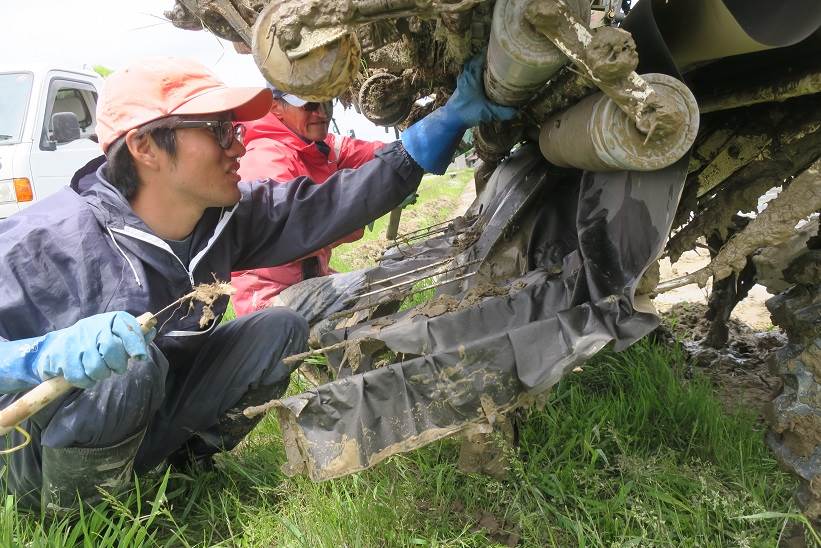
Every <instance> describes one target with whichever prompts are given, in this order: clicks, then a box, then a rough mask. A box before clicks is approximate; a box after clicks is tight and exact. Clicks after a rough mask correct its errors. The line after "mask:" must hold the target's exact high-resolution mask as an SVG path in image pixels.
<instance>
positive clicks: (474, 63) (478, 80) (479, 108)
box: [402, 55, 516, 175]
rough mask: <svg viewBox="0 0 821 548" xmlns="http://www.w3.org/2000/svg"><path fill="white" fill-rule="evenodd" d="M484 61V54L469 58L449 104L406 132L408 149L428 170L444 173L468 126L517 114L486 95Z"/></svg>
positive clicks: (404, 142)
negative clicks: (483, 71)
mask: <svg viewBox="0 0 821 548" xmlns="http://www.w3.org/2000/svg"><path fill="white" fill-rule="evenodd" d="M483 63H484V58H483V56H482V55H477V56H476V57H474V58H473V59H471V60H470V61H468V62H467V63H466V64H465V67H464V69H463V70H462V74H460V75H459V79H458V80H457V82H456V91H454V92H453V95H451V96H450V99H448V102H447V103H445V106H443V107H440V108H438V109H436V110H434V111H433V112H431V113H430V114H428V115H427V116H425V117H424V118H422V119H421V120H419V121H418V122H416V123H415V124H413V125H412V126H411V127H409V128H408V129H406V130H405V131H403V132H402V144H403V145H404V146H405V150H407V151H408V154H410V155H411V158H413V159H414V160H415V161H416V163H417V164H419V165H420V166H421V167H422V168H423V169H424V170H425V171H427V172H429V173H436V174H438V175H441V174H442V173H444V172H445V169H447V167H448V164H450V161H451V159H452V158H453V153H454V152H455V150H456V147H457V146H458V145H459V141H461V139H462V135H464V133H465V130H467V129H468V128H471V127H474V126H478V125H479V124H480V123H482V122H493V121H495V120H510V119H511V118H513V117H514V116H515V115H516V109H515V108H511V107H503V106H501V105H497V104H496V103H493V102H491V101H490V100H488V99H487V97H485V93H484V87H483V85H482V65H483Z"/></svg>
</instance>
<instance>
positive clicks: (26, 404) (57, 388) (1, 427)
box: [0, 312, 157, 435]
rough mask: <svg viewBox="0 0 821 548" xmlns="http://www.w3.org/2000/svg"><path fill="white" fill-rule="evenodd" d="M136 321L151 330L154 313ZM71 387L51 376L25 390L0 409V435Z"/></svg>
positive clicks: (145, 330)
mask: <svg viewBox="0 0 821 548" xmlns="http://www.w3.org/2000/svg"><path fill="white" fill-rule="evenodd" d="M137 321H138V322H140V329H141V330H142V332H143V334H146V333H148V332H149V331H151V329H153V328H154V325H155V324H156V323H157V320H156V319H155V318H154V315H153V314H151V313H150V312H146V313H145V314H143V315H142V316H140V317H139V318H137ZM72 388H74V385H73V384H71V383H69V382H68V381H67V380H66V379H65V378H64V377H52V378H50V379H48V380H46V381H43V382H42V383H40V384H38V385H37V386H35V387H34V388H32V389H31V390H29V391H28V392H26V393H25V394H24V395H23V396H22V397H21V398H20V399H19V400H17V401H15V402H14V403H12V404H11V405H9V406H8V407H6V408H5V409H3V410H2V411H0V435H2V434H8V433H9V432H11V431H12V430H14V427H15V426H17V425H18V424H20V423H21V422H23V421H24V420H26V419H28V418H29V417H31V416H32V415H34V414H36V413H37V412H38V411H40V410H41V409H43V408H44V407H45V406H47V405H48V404H50V403H51V402H53V401H54V400H56V399H58V398H59V397H60V396H62V395H63V394H65V393H66V392H68V391H69V390H71V389H72Z"/></svg>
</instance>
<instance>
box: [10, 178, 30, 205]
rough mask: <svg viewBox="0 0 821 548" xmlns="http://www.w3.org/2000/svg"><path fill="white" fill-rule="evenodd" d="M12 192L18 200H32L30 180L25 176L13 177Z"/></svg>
mask: <svg viewBox="0 0 821 548" xmlns="http://www.w3.org/2000/svg"><path fill="white" fill-rule="evenodd" d="M14 193H15V194H16V195H17V201H18V202H31V201H33V200H34V190H33V189H32V188H31V181H29V180H28V179H27V178H25V177H21V178H19V179H14Z"/></svg>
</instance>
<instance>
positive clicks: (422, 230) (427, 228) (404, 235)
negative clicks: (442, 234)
mask: <svg viewBox="0 0 821 548" xmlns="http://www.w3.org/2000/svg"><path fill="white" fill-rule="evenodd" d="M454 220H455V218H454V219H448V220H446V221H442V222H440V223H433V224H432V225H429V226H426V227H423V228H417V229H416V230H411V231H410V232H405V233H403V234H400V235H398V236H397V237H396V239H397V240H400V239H401V240H404V239H405V238H407V237H408V236H412V235H414V234H418V233H419V232H427V231H430V229H432V228H434V227H437V226H442V225H447V224H450V223H452V222H453V221H454Z"/></svg>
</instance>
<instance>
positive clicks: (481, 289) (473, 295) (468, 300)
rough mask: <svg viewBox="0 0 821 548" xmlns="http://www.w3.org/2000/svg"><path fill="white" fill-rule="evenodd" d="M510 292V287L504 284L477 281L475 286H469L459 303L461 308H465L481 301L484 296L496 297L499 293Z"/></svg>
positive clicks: (505, 293)
mask: <svg viewBox="0 0 821 548" xmlns="http://www.w3.org/2000/svg"><path fill="white" fill-rule="evenodd" d="M509 292H510V288H509V287H508V286H506V285H494V284H492V283H490V282H479V283H478V284H476V285H475V286H473V287H471V288H470V289H469V290H468V292H467V293H465V296H464V297H462V301H461V302H460V303H459V306H460V307H461V308H467V307H469V306H473V305H476V304H479V303H480V302H482V299H484V298H486V297H498V296H500V295H507V294H508V293H509Z"/></svg>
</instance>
